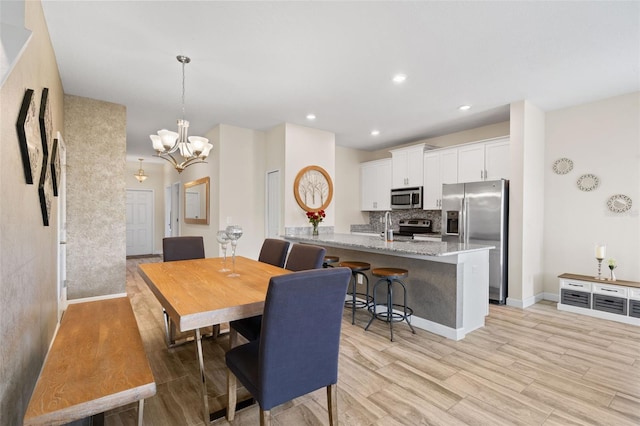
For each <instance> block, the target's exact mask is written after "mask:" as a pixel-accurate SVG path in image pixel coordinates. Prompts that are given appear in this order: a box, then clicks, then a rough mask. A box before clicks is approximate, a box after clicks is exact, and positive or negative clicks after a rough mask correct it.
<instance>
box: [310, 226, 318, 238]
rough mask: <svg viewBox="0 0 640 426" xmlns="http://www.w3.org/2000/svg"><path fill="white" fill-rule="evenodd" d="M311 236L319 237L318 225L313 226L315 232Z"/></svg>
mask: <svg viewBox="0 0 640 426" xmlns="http://www.w3.org/2000/svg"><path fill="white" fill-rule="evenodd" d="M311 235H313V236H314V237H317V236H318V235H319V232H318V224H316V223H314V224H313V231H311Z"/></svg>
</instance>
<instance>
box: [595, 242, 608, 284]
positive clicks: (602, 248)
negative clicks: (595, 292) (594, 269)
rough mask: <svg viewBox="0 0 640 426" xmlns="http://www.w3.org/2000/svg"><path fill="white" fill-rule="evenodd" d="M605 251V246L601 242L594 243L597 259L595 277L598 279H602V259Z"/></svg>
mask: <svg viewBox="0 0 640 426" xmlns="http://www.w3.org/2000/svg"><path fill="white" fill-rule="evenodd" d="M606 253H607V246H605V245H603V244H596V260H597V261H598V275H597V276H596V277H595V278H596V279H598V280H602V279H604V278H602V272H601V271H602V260H604V257H605V256H606Z"/></svg>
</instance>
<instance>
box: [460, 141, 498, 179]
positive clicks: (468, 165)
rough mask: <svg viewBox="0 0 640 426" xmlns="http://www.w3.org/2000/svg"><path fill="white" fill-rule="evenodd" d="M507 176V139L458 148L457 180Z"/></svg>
mask: <svg viewBox="0 0 640 426" xmlns="http://www.w3.org/2000/svg"><path fill="white" fill-rule="evenodd" d="M501 178H504V179H508V178H509V139H508V138H504V139H499V140H495V141H492V142H484V143H478V144H472V145H467V146H463V147H460V148H458V182H460V183H462V182H476V181H480V180H494V179H501Z"/></svg>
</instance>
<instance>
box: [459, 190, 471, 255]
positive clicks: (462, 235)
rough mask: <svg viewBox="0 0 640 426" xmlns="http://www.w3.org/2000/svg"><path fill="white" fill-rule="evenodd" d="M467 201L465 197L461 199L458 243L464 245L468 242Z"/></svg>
mask: <svg viewBox="0 0 640 426" xmlns="http://www.w3.org/2000/svg"><path fill="white" fill-rule="evenodd" d="M468 213H469V200H467V197H464V198H463V199H462V220H461V222H462V226H461V229H462V231H461V232H460V242H461V243H463V244H466V243H468V242H469V232H468V231H469V214H468Z"/></svg>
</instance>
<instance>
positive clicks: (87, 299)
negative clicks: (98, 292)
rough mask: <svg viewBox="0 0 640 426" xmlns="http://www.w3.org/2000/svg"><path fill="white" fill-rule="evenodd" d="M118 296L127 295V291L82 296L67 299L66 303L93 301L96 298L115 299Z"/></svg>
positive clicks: (96, 299)
mask: <svg viewBox="0 0 640 426" xmlns="http://www.w3.org/2000/svg"><path fill="white" fill-rule="evenodd" d="M119 297H127V293H116V294H105V295H104V296H94V297H83V298H81V299H71V300H67V305H72V304H74V303H84V302H95V301H98V300H107V299H117V298H119Z"/></svg>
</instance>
